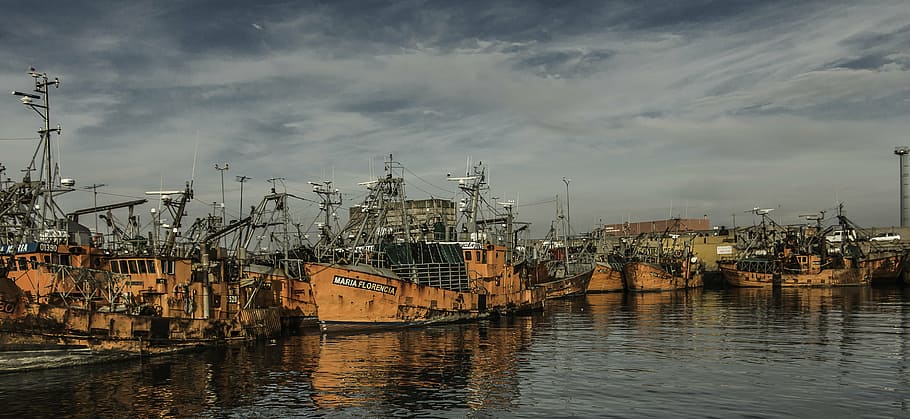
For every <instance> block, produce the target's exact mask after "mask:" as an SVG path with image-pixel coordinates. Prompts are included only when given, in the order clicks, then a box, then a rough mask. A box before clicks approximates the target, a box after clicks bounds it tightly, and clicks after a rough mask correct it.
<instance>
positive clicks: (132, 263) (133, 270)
mask: <svg viewBox="0 0 910 419" xmlns="http://www.w3.org/2000/svg"><path fill="white" fill-rule="evenodd" d="M129 266H130V273H131V274H137V273H139V268H138V267H137V266H136V261H135V260H130V261H129Z"/></svg>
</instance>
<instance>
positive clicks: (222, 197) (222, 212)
mask: <svg viewBox="0 0 910 419" xmlns="http://www.w3.org/2000/svg"><path fill="white" fill-rule="evenodd" d="M229 167H230V166H229V165H228V164H227V163H224V167H222V166H219V165H218V163H215V170H217V171H219V172H221V225H224V224H225V222H226V221H227V220H225V212H224V207H225V205H224V171H225V170H228V168H229Z"/></svg>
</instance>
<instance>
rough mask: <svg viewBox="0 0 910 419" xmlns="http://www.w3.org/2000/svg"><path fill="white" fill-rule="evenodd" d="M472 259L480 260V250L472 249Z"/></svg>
mask: <svg viewBox="0 0 910 419" xmlns="http://www.w3.org/2000/svg"><path fill="white" fill-rule="evenodd" d="M474 259H475V260H477V261H478V262H480V250H475V251H474Z"/></svg>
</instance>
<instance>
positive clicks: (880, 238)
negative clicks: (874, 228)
mask: <svg viewBox="0 0 910 419" xmlns="http://www.w3.org/2000/svg"><path fill="white" fill-rule="evenodd" d="M900 239H901V235H900V234H897V233H881V234H877V235H876V236H875V237H873V238H871V239H869V240H872V241H875V242H890V241H896V240H900Z"/></svg>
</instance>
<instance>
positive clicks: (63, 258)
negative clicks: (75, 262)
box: [60, 255, 70, 266]
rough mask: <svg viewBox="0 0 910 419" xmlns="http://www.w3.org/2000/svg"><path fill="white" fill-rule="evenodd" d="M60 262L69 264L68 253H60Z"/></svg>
mask: <svg viewBox="0 0 910 419" xmlns="http://www.w3.org/2000/svg"><path fill="white" fill-rule="evenodd" d="M60 264H61V265H67V266H69V264H70V255H60Z"/></svg>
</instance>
